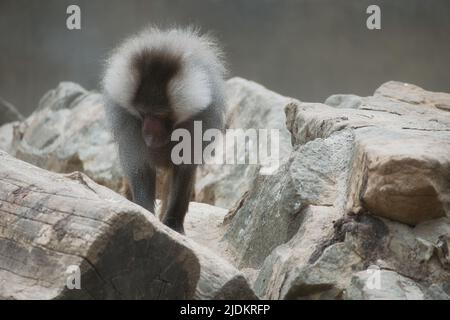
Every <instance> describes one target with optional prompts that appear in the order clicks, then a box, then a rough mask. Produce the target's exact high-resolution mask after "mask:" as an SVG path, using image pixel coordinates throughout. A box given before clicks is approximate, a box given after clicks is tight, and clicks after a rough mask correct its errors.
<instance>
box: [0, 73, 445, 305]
mask: <svg viewBox="0 0 450 320" xmlns="http://www.w3.org/2000/svg"><path fill="white" fill-rule="evenodd" d="M227 93H228V117H227V127H228V128H244V129H247V128H269V129H278V130H279V132H280V166H279V168H278V169H277V170H276V171H275V172H273V173H272V174H270V175H267V174H263V173H262V172H261V167H260V166H259V165H234V166H233V165H231V166H230V165H214V166H213V165H207V166H204V167H203V168H202V169H201V170H199V172H198V179H197V180H198V183H197V185H196V190H195V201H197V202H191V204H190V207H189V212H188V215H187V218H186V226H185V229H186V236H182V235H179V234H177V233H175V232H173V231H171V230H169V229H168V228H166V227H165V226H163V225H161V224H160V222H159V221H158V219H157V218H156V217H155V216H153V215H152V214H151V213H149V212H147V211H145V210H144V209H142V208H140V207H139V206H137V205H134V204H133V203H131V202H129V201H127V200H126V199H125V198H123V197H121V196H120V195H118V194H117V193H116V192H117V191H120V190H121V189H123V187H124V183H123V177H122V173H121V170H120V168H119V166H118V162H117V158H116V157H115V151H114V147H113V145H112V142H111V138H110V136H109V133H108V132H107V130H106V127H105V125H104V120H103V118H104V115H103V108H102V98H101V96H100V95H99V94H97V93H95V92H88V91H86V90H85V89H83V88H81V87H79V86H78V85H76V84H73V83H62V84H60V85H59V86H58V87H57V88H56V89H54V90H52V91H50V92H49V93H47V94H46V95H45V96H44V98H43V99H42V100H41V102H40V105H39V107H38V109H37V110H36V111H35V112H34V113H33V114H32V115H31V116H30V117H28V118H27V119H25V120H21V119H13V120H18V121H15V122H9V123H6V124H4V125H3V126H1V127H0V148H1V149H3V150H5V151H6V152H8V153H9V155H7V154H6V153H5V152H2V153H0V179H1V180H0V201H1V202H0V297H1V298H12V299H24V298H40V299H56V298H59V299H63V298H132V299H138V298H151V299H169V298H195V299H216V298H221V299H241V298H247V299H248V298H264V299H450V255H449V246H450V94H448V93H438V92H431V91H426V90H424V89H422V88H420V87H417V86H415V85H412V84H406V83H401V82H394V81H391V82H387V83H385V84H383V85H381V86H380V87H379V88H378V89H376V90H375V92H374V94H373V95H372V96H368V97H359V96H356V95H351V94H336V95H333V96H331V97H329V98H328V99H326V101H325V103H309V102H301V101H298V100H295V99H292V98H288V97H283V96H281V95H278V94H276V93H274V92H272V91H270V90H268V89H266V88H264V87H263V86H261V85H259V84H256V83H254V82H251V81H247V80H245V79H241V78H233V79H230V80H229V81H228V82H227ZM70 120H73V121H70ZM13 156H14V157H17V158H20V159H22V160H25V161H27V162H29V163H31V164H33V165H36V166H38V167H41V168H43V169H39V168H37V167H34V166H33V165H31V164H27V163H25V162H22V161H20V160H17V159H16V158H13ZM44 169H45V170H44ZM46 170H50V171H55V172H62V173H69V172H73V171H80V172H83V173H79V172H74V173H69V174H65V175H63V174H57V173H52V172H49V171H46ZM91 179H92V180H91ZM94 181H95V182H97V183H100V184H101V185H103V186H101V185H98V184H97V183H95V182H94ZM105 186H106V187H108V188H110V189H108V188H106V187H105ZM111 189H112V190H114V191H116V192H114V191H112V190H111ZM198 202H202V203H198ZM69 265H75V266H79V267H80V270H81V273H82V288H83V286H84V288H83V290H81V291H77V290H75V291H74V290H68V289H67V288H66V286H65V282H66V279H67V273H66V269H67V267H68V266H69Z"/></svg>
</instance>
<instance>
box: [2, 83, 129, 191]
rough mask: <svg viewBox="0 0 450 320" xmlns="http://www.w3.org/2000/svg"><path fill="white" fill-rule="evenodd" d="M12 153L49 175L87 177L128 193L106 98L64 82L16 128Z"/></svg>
mask: <svg viewBox="0 0 450 320" xmlns="http://www.w3.org/2000/svg"><path fill="white" fill-rule="evenodd" d="M5 149H6V148H5ZM7 151H8V152H10V153H11V154H12V155H14V156H16V157H17V158H19V159H22V160H24V161H27V162H30V163H33V164H35V165H37V166H39V167H41V168H44V169H47V170H51V171H55V172H62V173H67V172H72V171H75V170H77V171H82V172H85V173H86V174H87V175H88V176H89V177H91V178H92V179H94V180H95V181H96V182H98V183H101V184H103V185H105V186H107V187H109V188H111V189H114V190H120V188H121V187H122V173H121V170H120V166H119V163H118V159H117V156H116V154H117V152H116V150H115V149H114V144H113V143H112V140H111V136H110V135H109V133H108V130H107V127H106V123H105V121H104V109H103V101H102V96H101V95H100V94H98V93H94V92H88V91H86V90H85V89H83V88H82V87H80V86H79V85H77V84H74V83H70V82H63V83H61V84H60V85H59V86H58V87H57V88H56V89H54V90H51V91H49V92H48V93H47V94H46V95H45V96H44V97H43V98H42V99H41V101H40V103H39V106H38V108H37V110H36V111H35V112H34V113H33V114H32V115H31V116H30V117H28V118H27V119H26V120H25V121H23V122H22V123H20V125H19V126H16V128H15V130H14V138H13V141H12V144H11V147H10V148H9V150H7Z"/></svg>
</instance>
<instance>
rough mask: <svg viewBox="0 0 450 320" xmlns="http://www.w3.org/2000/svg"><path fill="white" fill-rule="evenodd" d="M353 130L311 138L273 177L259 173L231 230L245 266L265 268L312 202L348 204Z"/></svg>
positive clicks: (230, 241)
mask: <svg viewBox="0 0 450 320" xmlns="http://www.w3.org/2000/svg"><path fill="white" fill-rule="evenodd" d="M352 140H353V137H352V134H351V132H349V131H342V132H340V133H336V134H335V135H333V136H331V137H330V138H328V139H325V140H321V139H318V140H316V141H311V142H310V143H308V144H306V145H304V146H300V147H299V148H297V149H296V150H294V151H293V153H292V154H291V156H290V158H289V159H288V160H287V163H285V164H284V165H283V166H282V167H280V168H279V170H278V171H277V172H276V174H275V175H272V176H262V175H261V176H258V178H257V179H256V180H255V183H254V185H253V186H252V189H251V191H250V194H249V195H248V197H247V198H246V200H245V202H244V203H243V205H242V206H241V207H240V208H239V210H238V211H237V213H236V214H235V216H234V217H233V219H232V221H231V224H230V226H229V228H228V230H227V232H226V234H225V238H226V240H227V242H228V244H229V245H230V247H231V248H232V249H230V250H233V251H234V252H235V257H236V261H237V264H238V265H239V267H252V268H255V267H259V266H260V264H261V263H262V262H263V261H264V259H265V257H266V256H268V255H269V254H270V252H271V251H272V250H273V249H274V248H275V247H277V246H278V245H280V244H283V243H285V242H287V241H289V239H290V238H291V237H292V236H293V235H294V234H295V233H296V232H297V230H298V228H299V226H300V225H301V223H302V221H303V218H304V212H303V210H304V209H305V208H306V207H307V206H309V205H314V206H333V205H336V206H338V207H339V206H340V207H343V205H344V198H343V193H342V192H340V190H342V189H343V188H344V186H345V185H344V183H345V180H346V178H345V176H346V174H348V168H349V164H348V162H349V158H348V154H349V153H350V150H351V148H352Z"/></svg>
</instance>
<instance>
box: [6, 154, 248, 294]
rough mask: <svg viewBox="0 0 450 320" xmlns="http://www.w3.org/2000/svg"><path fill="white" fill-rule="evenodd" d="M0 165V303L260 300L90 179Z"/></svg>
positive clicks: (197, 249) (221, 265)
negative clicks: (77, 274) (76, 278)
mask: <svg viewBox="0 0 450 320" xmlns="http://www.w3.org/2000/svg"><path fill="white" fill-rule="evenodd" d="M0 158H1V161H0V221H2V225H1V227H0V256H1V258H0V279H1V281H0V298H3V299H194V298H196V299H212V298H215V299H216V298H223V299H230V298H234V299H235V298H244V299H249V298H255V295H254V294H253V292H252V290H251V289H250V288H249V286H248V283H247V281H246V279H245V277H244V276H243V274H242V273H240V272H239V271H238V270H236V269H235V268H234V267H232V266H231V265H230V264H229V263H227V262H226V261H224V260H223V259H221V258H219V257H217V256H216V255H214V253H212V252H210V251H209V250H208V249H206V248H204V247H202V246H200V245H198V244H196V243H195V242H193V241H192V240H189V239H187V238H186V237H184V236H182V235H179V234H178V233H176V232H174V231H172V230H171V229H169V228H167V227H166V226H164V225H163V224H161V223H160V222H159V221H158V220H157V218H156V217H155V216H154V215H152V214H151V213H149V212H148V211H146V210H144V209H143V208H141V207H140V206H138V205H135V204H133V203H131V202H129V201H127V200H126V199H125V198H123V197H121V196H119V195H117V194H116V193H115V192H113V191H111V190H109V189H107V188H105V187H103V186H100V185H97V184H96V183H95V182H93V181H92V180H91V179H89V178H88V177H87V176H85V175H84V174H82V173H78V172H74V173H71V174H68V175H61V174H56V173H51V172H48V171H45V170H43V169H39V168H37V167H34V166H32V165H30V164H27V163H25V162H22V161H20V160H17V159H14V158H12V157H11V156H9V155H7V154H6V153H4V152H2V151H0ZM77 269H78V270H79V272H80V285H81V289H79V290H78V289H69V287H67V286H66V283H67V281H68V277H69V276H73V275H72V274H70V272H73V271H71V270H77ZM68 272H69V273H68ZM69 279H72V278H69ZM74 283H76V282H74Z"/></svg>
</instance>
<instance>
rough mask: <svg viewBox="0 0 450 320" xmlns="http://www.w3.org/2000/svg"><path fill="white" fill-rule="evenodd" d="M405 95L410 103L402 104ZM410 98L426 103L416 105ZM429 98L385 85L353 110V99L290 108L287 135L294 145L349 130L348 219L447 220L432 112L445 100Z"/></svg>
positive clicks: (447, 157) (444, 123)
mask: <svg viewBox="0 0 450 320" xmlns="http://www.w3.org/2000/svg"><path fill="white" fill-rule="evenodd" d="M394 85H395V87H401V88H402V95H400V93H399V95H400V96H399V97H397V98H394V97H393V94H391V96H387V95H388V93H392V91H393V89H392V87H393V86H394ZM407 88H410V90H411V97H410V100H411V101H414V103H409V102H405V101H408V99H407V92H408V91H407V90H408V89H407ZM388 89H391V90H388ZM418 91H419V92H420V93H421V95H423V96H425V97H427V98H420V99H419V98H418V97H417V92H418ZM383 92H385V93H384V94H383V95H382V94H381V93H383ZM386 92H387V93H386ZM424 92H425V93H424ZM432 96H433V95H432V93H429V92H426V91H424V90H423V89H420V90H419V89H418V87H416V86H412V85H406V84H405V85H400V84H398V83H392V82H390V83H388V84H385V85H383V86H381V87H380V88H379V89H378V90H377V91H376V94H375V95H374V96H371V97H360V98H359V102H358V103H355V100H358V99H357V98H355V96H354V95H347V96H345V95H340V96H339V98H336V96H333V97H331V98H329V99H327V103H331V104H332V105H333V106H335V107H329V106H327V105H323V104H317V103H315V104H312V103H301V104H290V105H288V106H287V108H286V114H287V123H288V128H289V129H290V130H291V132H292V136H293V141H294V143H295V144H303V143H306V142H308V141H311V140H314V139H316V138H324V137H328V136H330V135H331V134H332V133H333V132H336V131H340V130H342V129H344V128H350V129H352V130H353V132H354V135H355V154H354V155H353V157H354V160H353V168H352V179H351V195H350V197H349V203H348V206H349V211H359V210H361V209H363V210H368V211H369V212H371V213H373V214H376V215H379V216H382V217H386V218H390V219H393V220H396V221H400V222H404V223H408V224H411V225H415V224H417V223H420V222H421V221H425V220H428V219H434V218H438V217H443V216H445V215H446V214H448V213H449V212H450V189H449V188H450V185H449V184H448V181H449V179H450V176H449V174H450V170H449V168H450V118H449V116H448V112H447V111H443V110H441V109H442V108H441V109H439V108H437V107H436V105H439V106H440V107H442V106H443V105H445V104H444V102H443V101H444V100H445V99H444V98H439V101H440V102H439V103H437V102H435V100H433V99H432V98H431V97H432ZM436 99H438V98H436ZM430 101H431V102H430ZM427 103H428V104H427ZM350 105H351V108H347V107H348V106H350ZM336 107H337V108H336Z"/></svg>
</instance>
